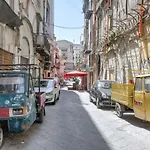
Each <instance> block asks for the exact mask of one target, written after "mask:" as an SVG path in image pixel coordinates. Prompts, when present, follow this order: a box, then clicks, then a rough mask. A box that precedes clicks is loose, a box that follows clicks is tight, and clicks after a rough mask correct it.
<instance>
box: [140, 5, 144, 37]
mask: <svg viewBox="0 0 150 150" xmlns="http://www.w3.org/2000/svg"><path fill="white" fill-rule="evenodd" d="M143 15H144V7H143V4H141V5H140V21H139V37H141V36H142V33H143Z"/></svg>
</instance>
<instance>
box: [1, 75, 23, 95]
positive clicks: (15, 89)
mask: <svg viewBox="0 0 150 150" xmlns="http://www.w3.org/2000/svg"><path fill="white" fill-rule="evenodd" d="M24 83H25V82H24V78H23V77H21V76H20V77H19V76H17V75H16V76H15V75H12V74H10V75H9V74H1V75H0V93H1V94H12V93H19V94H21V93H24V92H25V85H24Z"/></svg>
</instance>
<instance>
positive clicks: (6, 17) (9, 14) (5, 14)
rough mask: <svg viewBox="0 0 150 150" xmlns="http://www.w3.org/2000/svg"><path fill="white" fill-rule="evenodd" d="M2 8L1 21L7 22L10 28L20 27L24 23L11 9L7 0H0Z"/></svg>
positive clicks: (0, 7) (0, 8)
mask: <svg viewBox="0 0 150 150" xmlns="http://www.w3.org/2000/svg"><path fill="white" fill-rule="evenodd" d="M0 10H1V11H0V22H1V23H3V24H6V25H7V26H9V27H10V28H14V27H20V26H21V25H22V22H21V19H20V18H19V16H18V15H17V14H16V13H15V12H14V11H13V10H12V9H11V7H10V6H9V5H8V4H7V2H6V1H5V0H0ZM12 18H13V19H12Z"/></svg>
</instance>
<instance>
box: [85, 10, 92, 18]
mask: <svg viewBox="0 0 150 150" xmlns="http://www.w3.org/2000/svg"><path fill="white" fill-rule="evenodd" d="M92 14H93V10H92V8H89V9H87V10H86V12H85V19H87V20H90V18H91V16H92Z"/></svg>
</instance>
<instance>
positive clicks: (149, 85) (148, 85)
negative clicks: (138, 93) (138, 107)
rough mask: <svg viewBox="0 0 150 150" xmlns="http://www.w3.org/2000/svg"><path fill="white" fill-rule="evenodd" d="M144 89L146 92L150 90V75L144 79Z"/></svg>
mask: <svg viewBox="0 0 150 150" xmlns="http://www.w3.org/2000/svg"><path fill="white" fill-rule="evenodd" d="M144 90H145V92H150V77H146V78H145V79H144Z"/></svg>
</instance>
